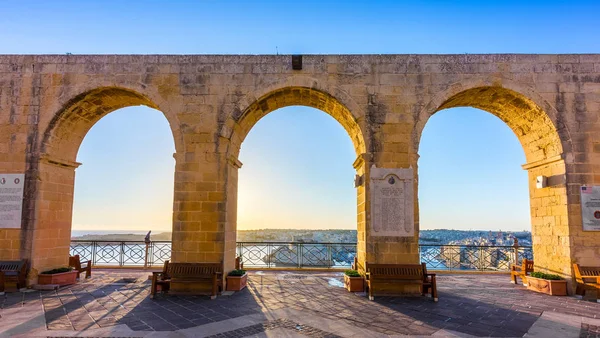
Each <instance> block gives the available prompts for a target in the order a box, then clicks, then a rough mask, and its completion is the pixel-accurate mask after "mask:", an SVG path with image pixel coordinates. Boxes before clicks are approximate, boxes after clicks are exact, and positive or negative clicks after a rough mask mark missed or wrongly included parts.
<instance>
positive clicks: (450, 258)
mask: <svg viewBox="0 0 600 338" xmlns="http://www.w3.org/2000/svg"><path fill="white" fill-rule="evenodd" d="M71 255H80V257H81V260H82V261H84V260H85V261H87V260H91V261H92V265H94V266H120V267H122V266H131V267H156V266H161V265H162V264H163V263H164V261H165V260H169V259H170V258H171V242H170V241H151V242H149V243H145V242H143V241H86V240H72V241H71ZM237 255H238V256H240V257H242V261H243V263H244V267H247V268H264V269H277V268H349V267H350V266H351V264H352V262H353V261H354V256H356V243H304V242H238V243H237ZM419 255H420V257H421V262H423V263H426V264H427V267H428V268H429V269H431V270H465V271H469V270H471V271H507V270H509V269H510V265H511V264H514V263H516V262H520V261H521V260H522V259H523V258H527V259H533V250H532V247H531V246H518V245H514V246H481V245H430V244H420V245H419Z"/></svg>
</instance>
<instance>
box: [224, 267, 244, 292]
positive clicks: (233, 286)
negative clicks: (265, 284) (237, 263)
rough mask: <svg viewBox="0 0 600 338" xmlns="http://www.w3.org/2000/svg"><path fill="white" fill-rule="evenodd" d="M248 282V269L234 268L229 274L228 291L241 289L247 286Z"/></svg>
mask: <svg viewBox="0 0 600 338" xmlns="http://www.w3.org/2000/svg"><path fill="white" fill-rule="evenodd" d="M247 282H248V274H247V273H246V270H242V269H237V270H232V271H230V272H229V273H228V274H227V291H240V290H242V289H243V288H245V287H246V283H247Z"/></svg>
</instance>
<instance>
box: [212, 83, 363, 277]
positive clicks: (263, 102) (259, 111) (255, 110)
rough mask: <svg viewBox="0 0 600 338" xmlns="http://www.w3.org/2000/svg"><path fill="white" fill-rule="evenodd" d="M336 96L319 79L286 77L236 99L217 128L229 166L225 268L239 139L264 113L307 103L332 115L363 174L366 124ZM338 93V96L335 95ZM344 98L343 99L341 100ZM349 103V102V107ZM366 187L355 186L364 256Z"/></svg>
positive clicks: (231, 249) (231, 241)
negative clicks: (345, 136) (224, 142)
mask: <svg viewBox="0 0 600 338" xmlns="http://www.w3.org/2000/svg"><path fill="white" fill-rule="evenodd" d="M335 93H336V96H334V95H333V94H330V91H328V90H326V89H324V88H323V87H321V86H320V85H319V84H318V82H316V81H315V80H312V79H310V78H304V77H299V78H292V79H288V80H286V82H285V84H283V85H282V84H281V83H279V84H274V85H272V86H270V87H267V88H266V89H264V90H263V91H261V92H260V93H259V96H258V97H257V96H253V95H250V96H247V97H245V98H243V99H242V100H241V101H240V102H238V105H237V107H238V108H237V109H236V110H235V111H234V112H233V113H232V114H231V115H230V116H229V117H228V118H227V120H226V121H225V123H224V124H223V126H222V128H221V130H220V136H221V137H222V138H224V139H226V140H228V147H227V150H226V152H227V153H226V156H227V160H228V162H229V163H230V165H228V166H227V169H226V172H227V174H226V180H225V181H226V182H225V185H226V187H225V191H226V193H225V195H226V217H225V218H226V220H227V221H226V222H225V223H226V224H225V234H224V238H225V244H224V262H225V270H228V269H230V268H232V267H231V266H230V265H227V264H231V263H232V262H233V261H234V258H235V236H236V235H235V234H236V230H237V188H238V171H237V169H238V168H240V167H241V163H240V162H239V161H238V160H237V158H238V155H239V152H240V148H241V145H242V142H243V141H244V139H245V138H246V136H247V135H248V133H249V132H250V130H251V129H252V127H253V126H254V125H255V124H256V123H257V122H258V121H259V120H260V119H261V118H263V117H265V116H266V115H267V114H269V113H271V112H273V111H275V110H277V109H280V108H284V107H288V106H295V105H299V106H308V107H312V108H316V109H319V110H321V111H323V112H325V113H326V114H329V115H330V116H332V117H333V118H334V119H335V120H336V121H338V122H339V123H340V124H341V125H342V127H343V128H344V129H345V130H346V132H347V133H348V135H349V136H350V139H351V141H352V143H353V145H354V149H355V152H356V154H357V161H355V162H354V168H355V169H356V170H357V173H358V174H359V175H365V170H367V169H366V168H368V164H367V163H365V161H364V158H365V157H367V158H368V156H366V154H367V151H368V149H369V146H370V143H369V139H370V137H369V136H368V135H369V134H367V133H366V132H365V130H368V126H366V125H365V124H364V123H365V121H364V119H362V116H364V114H361V113H360V111H359V110H358V108H357V106H356V105H355V104H354V103H353V102H352V100H350V99H349V96H347V95H345V94H342V92H341V91H338V90H335ZM337 94H340V96H337ZM340 97H343V102H342V100H341V99H340ZM348 105H350V106H351V107H352V108H351V109H356V110H351V109H349V107H348ZM366 198H367V197H366V188H365V185H364V184H363V185H361V186H359V187H358V188H357V230H358V239H357V243H358V249H357V250H358V254H359V255H361V256H362V257H365V255H366V254H365V252H366V244H365V239H364V238H365V235H364V233H365V229H366V227H367V226H366V223H367V214H366V210H367V209H366V202H365V201H366Z"/></svg>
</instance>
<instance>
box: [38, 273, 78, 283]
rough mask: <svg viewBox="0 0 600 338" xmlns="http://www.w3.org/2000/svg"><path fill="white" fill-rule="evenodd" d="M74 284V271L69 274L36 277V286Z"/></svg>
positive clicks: (75, 279) (75, 276)
mask: <svg viewBox="0 0 600 338" xmlns="http://www.w3.org/2000/svg"><path fill="white" fill-rule="evenodd" d="M75 283H77V271H75V270H73V271H69V272H61V273H53V274H39V275H38V284H40V285H47V284H54V285H59V286H64V285H71V284H75Z"/></svg>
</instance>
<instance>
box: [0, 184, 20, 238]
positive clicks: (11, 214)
mask: <svg viewBox="0 0 600 338" xmlns="http://www.w3.org/2000/svg"><path fill="white" fill-rule="evenodd" d="M24 184H25V175H24V174H0V228H15V229H19V228H21V211H22V210H23V185H24Z"/></svg>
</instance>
